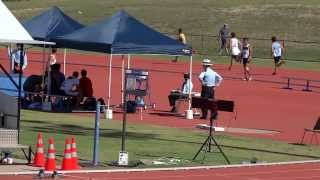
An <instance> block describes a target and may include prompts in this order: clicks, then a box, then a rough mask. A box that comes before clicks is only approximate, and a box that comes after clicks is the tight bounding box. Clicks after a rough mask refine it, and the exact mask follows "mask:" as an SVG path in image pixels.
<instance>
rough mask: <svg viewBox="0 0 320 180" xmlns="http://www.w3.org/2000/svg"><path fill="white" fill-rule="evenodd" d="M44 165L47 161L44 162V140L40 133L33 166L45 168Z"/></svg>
mask: <svg viewBox="0 0 320 180" xmlns="http://www.w3.org/2000/svg"><path fill="white" fill-rule="evenodd" d="M44 164H45V160H44V148H43V139H42V134H41V133H38V138H37V147H36V154H35V155H34V160H33V165H34V166H37V167H44Z"/></svg>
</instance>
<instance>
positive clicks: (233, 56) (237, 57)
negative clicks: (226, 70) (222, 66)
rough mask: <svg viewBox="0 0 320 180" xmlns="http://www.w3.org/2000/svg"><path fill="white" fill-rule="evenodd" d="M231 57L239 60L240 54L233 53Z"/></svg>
mask: <svg viewBox="0 0 320 180" xmlns="http://www.w3.org/2000/svg"><path fill="white" fill-rule="evenodd" d="M231 58H233V59H236V60H239V59H240V55H231Z"/></svg>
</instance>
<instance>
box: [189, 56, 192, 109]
mask: <svg viewBox="0 0 320 180" xmlns="http://www.w3.org/2000/svg"><path fill="white" fill-rule="evenodd" d="M189 73H190V82H191V83H192V55H191V56H190V67H189ZM191 98H192V97H191V89H190V88H189V102H188V106H189V110H191V109H192V108H191Z"/></svg>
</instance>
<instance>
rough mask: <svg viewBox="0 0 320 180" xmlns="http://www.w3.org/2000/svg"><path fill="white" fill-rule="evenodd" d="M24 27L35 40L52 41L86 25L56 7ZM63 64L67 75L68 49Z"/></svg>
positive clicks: (28, 22)
mask: <svg viewBox="0 0 320 180" xmlns="http://www.w3.org/2000/svg"><path fill="white" fill-rule="evenodd" d="M22 25H23V26H24V28H25V29H26V30H27V31H28V32H29V34H30V35H31V36H32V37H33V38H34V39H37V40H43V41H50V40H52V38H54V37H57V36H61V35H65V34H69V33H72V32H73V31H75V30H78V29H80V28H83V27H84V25H82V24H80V23H79V22H77V21H76V20H74V19H72V18H71V17H69V16H67V15H66V14H64V13H63V12H62V11H61V10H60V9H59V8H58V7H56V6H53V7H51V8H50V9H48V10H47V11H45V12H43V13H41V14H39V15H37V16H35V17H33V18H32V19H30V20H27V21H25V22H23V23H22ZM63 64H64V66H63V67H64V68H63V72H64V73H65V65H66V49H65V51H64V60H63Z"/></svg>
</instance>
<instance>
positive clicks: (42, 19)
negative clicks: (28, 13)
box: [23, 6, 84, 40]
mask: <svg viewBox="0 0 320 180" xmlns="http://www.w3.org/2000/svg"><path fill="white" fill-rule="evenodd" d="M23 26H24V27H25V28H26V30H27V31H28V32H29V33H30V34H31V36H32V37H33V38H35V39H37V40H50V39H51V38H53V37H56V36H61V35H65V34H69V33H71V32H73V31H75V30H77V29H80V28H83V27H84V25H82V24H80V23H79V22H77V21H75V20H74V19H72V18H71V17H69V16H67V15H65V14H64V13H63V12H62V11H61V10H60V9H59V8H58V7H56V6H53V7H51V8H50V9H48V10H47V11H45V12H43V13H41V14H39V15H38V16H35V17H33V18H32V19H30V20H28V21H25V22H23Z"/></svg>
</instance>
